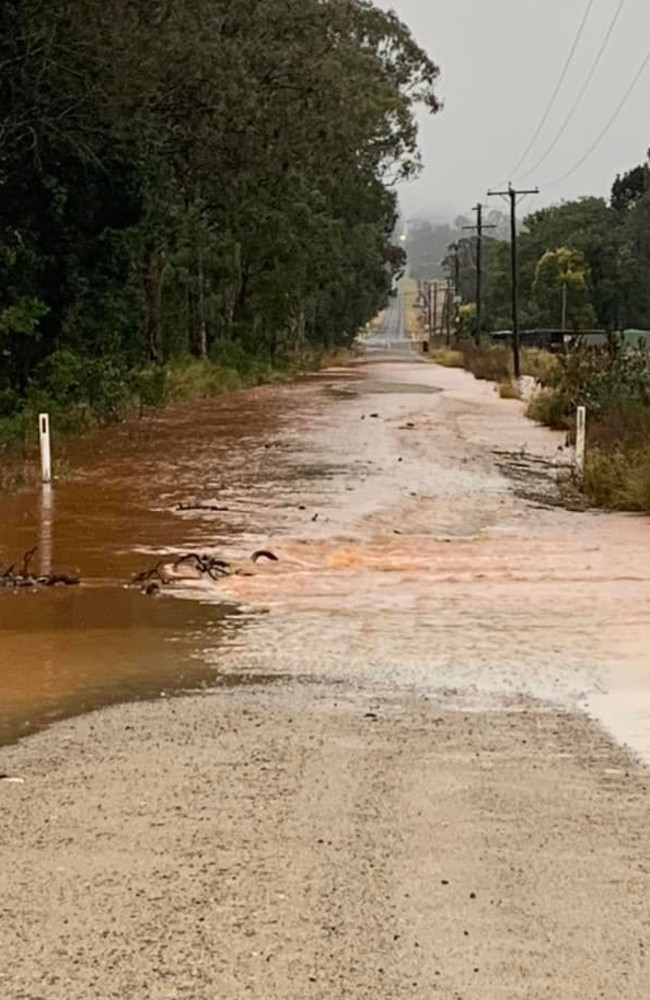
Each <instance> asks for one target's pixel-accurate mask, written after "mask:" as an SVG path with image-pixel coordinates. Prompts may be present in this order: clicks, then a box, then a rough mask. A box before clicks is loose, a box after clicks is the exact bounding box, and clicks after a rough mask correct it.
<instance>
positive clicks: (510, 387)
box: [499, 379, 521, 399]
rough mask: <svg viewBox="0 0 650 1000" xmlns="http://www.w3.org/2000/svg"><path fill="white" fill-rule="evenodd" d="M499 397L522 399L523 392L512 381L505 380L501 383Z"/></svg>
mask: <svg viewBox="0 0 650 1000" xmlns="http://www.w3.org/2000/svg"><path fill="white" fill-rule="evenodd" d="M499 396H500V398H501V399H521V392H520V391H519V386H518V385H517V384H516V383H515V382H514V381H513V380H512V379H504V381H503V382H500V383H499Z"/></svg>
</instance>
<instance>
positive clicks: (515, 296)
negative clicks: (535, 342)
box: [488, 184, 539, 379]
mask: <svg viewBox="0 0 650 1000" xmlns="http://www.w3.org/2000/svg"><path fill="white" fill-rule="evenodd" d="M528 194H539V188H532V189H531V190H529V191H516V190H515V188H513V186H512V184H509V185H508V190H507V191H488V198H496V197H500V198H507V199H508V200H509V202H510V269H511V272H512V350H513V354H514V369H515V378H517V379H518V378H521V352H520V345H519V288H518V278H519V273H518V263H517V198H519V197H520V195H528Z"/></svg>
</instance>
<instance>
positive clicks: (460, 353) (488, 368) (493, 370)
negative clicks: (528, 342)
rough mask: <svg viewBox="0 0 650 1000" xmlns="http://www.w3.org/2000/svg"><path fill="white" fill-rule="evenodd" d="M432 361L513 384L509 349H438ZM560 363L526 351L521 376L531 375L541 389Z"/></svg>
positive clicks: (544, 354)
mask: <svg viewBox="0 0 650 1000" xmlns="http://www.w3.org/2000/svg"><path fill="white" fill-rule="evenodd" d="M430 357H431V360H432V361H435V363H436V364H439V365H443V366H445V367H447V368H466V369H467V371H470V372H471V373H472V375H473V376H474V377H475V378H477V379H484V380H486V381H489V382H497V383H498V384H500V385H501V384H505V383H508V382H510V383H511V382H512V380H513V378H514V369H513V363H512V351H510V350H509V348H507V347H494V346H492V345H488V344H486V345H484V346H482V347H475V346H473V345H466V346H463V347H457V348H449V347H438V348H434V350H433V351H432V352H431V355H430ZM558 364H559V362H558V359H557V358H556V356H555V355H553V354H551V353H550V352H549V351H542V350H538V349H537V348H534V347H525V348H523V349H522V351H521V374H522V375H530V376H531V377H532V378H534V379H536V380H537V381H538V382H539V383H540V384H541V385H547V384H548V383H549V382H550V381H551V380H552V379H553V377H554V375H555V373H556V372H557V370H558Z"/></svg>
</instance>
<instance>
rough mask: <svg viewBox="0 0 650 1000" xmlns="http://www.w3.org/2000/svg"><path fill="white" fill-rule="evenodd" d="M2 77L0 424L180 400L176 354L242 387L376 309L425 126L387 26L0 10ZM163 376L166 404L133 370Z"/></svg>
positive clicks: (359, 323) (411, 66)
mask: <svg viewBox="0 0 650 1000" xmlns="http://www.w3.org/2000/svg"><path fill="white" fill-rule="evenodd" d="M0 65H2V75H1V76H0V356H1V357H2V361H3V363H2V366H1V367H0V409H1V410H2V411H4V412H10V411H11V410H12V409H16V408H20V407H24V406H27V405H31V404H30V403H29V400H31V399H33V398H34V395H35V393H38V392H40V393H41V394H42V396H44V397H49V396H51V395H52V394H54V396H55V397H56V399H59V398H60V400H61V403H62V405H63V406H65V407H66V408H67V409H68V410H70V411H71V410H73V409H75V408H76V409H80V408H81V407H82V401H83V404H84V405H86V406H87V408H88V409H89V411H91V412H92V413H93V414H95V415H96V416H97V415H98V416H99V417H100V419H115V418H117V417H119V416H120V414H121V413H122V412H123V411H124V409H125V408H126V407H128V406H130V405H131V402H132V400H133V399H134V398H138V397H141V398H142V400H144V401H149V400H159V399H164V398H165V397H166V395H168V394H169V393H170V392H171V393H172V395H173V394H174V393H177V392H180V391H184V389H180V388H179V385H180V384H181V383H182V382H183V380H184V379H188V378H189V375H188V374H187V371H188V370H187V369H186V371H185V375H183V377H182V378H181V376H180V375H178V372H179V371H180V370H181V369H180V368H179V367H178V364H179V362H180V360H181V359H183V358H187V357H188V356H190V357H193V358H195V359H198V360H201V361H204V360H205V359H207V358H208V357H210V358H212V359H213V361H214V364H213V366H212V368H211V369H210V371H211V373H212V374H211V375H210V377H209V378H208V379H207V381H208V382H210V380H211V379H212V378H213V377H214V372H215V371H216V368H217V367H219V366H220V365H221V366H222V367H223V368H224V369H227V370H228V371H233V370H235V371H237V372H239V373H240V374H241V376H242V378H243V379H244V381H246V382H248V381H255V380H258V379H260V378H262V377H265V376H268V372H269V365H271V364H274V363H277V362H278V361H280V362H282V361H283V359H286V358H287V357H288V356H289V355H290V354H292V353H295V352H304V351H306V350H312V351H318V350H324V349H331V348H333V347H337V346H345V345H349V344H350V343H351V342H352V340H353V338H354V337H355V335H356V334H357V331H358V330H359V329H360V328H361V327H363V326H364V325H365V324H366V323H367V322H368V321H369V320H370V319H371V318H372V316H373V315H374V314H375V313H376V312H378V311H379V309H380V308H382V307H383V306H384V305H385V303H386V301H387V297H388V293H389V290H390V288H391V284H392V280H393V277H394V276H395V275H396V274H399V273H400V271H401V270H402V269H403V266H404V257H403V253H402V251H401V249H399V248H397V247H395V246H394V245H393V242H392V234H393V231H394V227H395V222H396V195H395V190H394V188H395V182H396V181H398V180H400V179H404V178H408V177H410V176H413V174H414V173H415V172H416V171H417V169H418V166H419V156H418V150H417V144H416V116H415V112H416V107H417V105H424V106H425V107H426V108H427V109H429V110H430V111H436V110H437V109H438V102H437V99H436V97H435V90H434V88H435V83H436V79H437V75H438V70H437V68H436V66H435V65H434V64H433V63H432V61H431V60H430V59H429V58H428V56H427V55H426V54H425V53H424V52H423V51H422V49H421V48H419V46H418V45H417V44H416V42H415V41H414V39H413V38H412V36H411V34H410V32H409V31H408V29H407V28H406V26H405V25H404V24H403V23H402V22H401V21H400V20H399V19H398V18H397V17H396V15H394V14H392V13H386V12H384V11H382V10H380V9H379V8H377V7H375V6H374V5H373V4H371V3H369V2H366V0H239V2H238V3H236V4H233V3H231V2H230V0H187V2H184V3H178V4H172V3H169V2H168V0H132V2H129V3H126V4H125V3H117V4H112V3H111V4H107V3H105V2H103V0H67V2H66V3H64V4H62V3H43V2H42V0H5V2H4V3H3V4H1V5H0ZM251 358H252V360H250V359H251ZM247 359H248V360H247ZM170 362H171V363H172V364H173V366H175V372H176V374H174V376H173V377H172V378H171V388H170V384H167V382H166V381H165V379H163V378H161V377H159V376H157V375H156V374H155V373H154V372H153V370H151V369H149V368H148V367H147V366H148V365H154V366H161V365H163V364H167V363H170ZM206 370H207V369H206ZM134 372H139V373H141V374H139V375H135V374H133V373H134ZM228 378H230V376H228ZM228 378H225V376H224V379H225V381H228ZM190 381H191V379H190ZM198 381H199V382H200V381H201V380H200V379H199V380H198ZM217 381H219V379H217ZM208 388H209V387H208V386H206V391H208Z"/></svg>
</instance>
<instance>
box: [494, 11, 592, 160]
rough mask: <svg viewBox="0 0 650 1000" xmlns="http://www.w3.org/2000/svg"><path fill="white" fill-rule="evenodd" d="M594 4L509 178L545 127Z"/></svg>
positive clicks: (583, 21) (583, 20)
mask: <svg viewBox="0 0 650 1000" xmlns="http://www.w3.org/2000/svg"><path fill="white" fill-rule="evenodd" d="M595 2H596V0H588V3H587V6H586V8H585V12H584V14H583V15H582V21H581V22H580V25H579V26H578V31H577V34H576V36H575V38H574V40H573V45H572V46H571V49H570V50H569V54H568V56H567V58H566V61H565V63H564V68H563V69H562V72H561V73H560V78H559V80H558V82H557V84H556V86H555V90H554V91H553V93H552V94H551V99H550V101H549V102H548V105H547V107H546V110H545V112H544V114H543V115H542V117H541V119H540V122H539V125H538V126H537V129H536V131H535V133H534V135H533V137H532V139H531V140H530V142H529V143H528V145H527V146H526V149H525V150H524V152H523V153H522V155H521V157H520V159H519V161H518V162H517V164H516V165H515V166H514V167H513V169H512V170H511V171H510V176H511V177H514V176H515V174H516V173H517V171H518V170H519V168H520V166H521V165H522V163H525V161H526V159H527V157H528V154H529V153H530V151H531V149H532V148H533V146H534V145H535V143H536V142H537V140H538V139H539V137H540V135H541V132H542V129H543V128H544V126H545V125H546V122H547V121H548V119H549V115H550V113H551V111H552V110H553V108H554V107H555V102H556V100H557V98H558V95H559V93H560V90H561V89H562V84H563V83H564V81H565V80H566V77H567V73H568V72H569V69H570V67H571V63H572V62H573V57H574V56H575V54H576V50H577V48H578V45H579V44H580V41H581V39H582V36H583V34H584V30H585V27H586V25H587V21H588V20H589V15H590V14H591V11H592V8H593V6H594V3H595Z"/></svg>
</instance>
